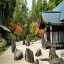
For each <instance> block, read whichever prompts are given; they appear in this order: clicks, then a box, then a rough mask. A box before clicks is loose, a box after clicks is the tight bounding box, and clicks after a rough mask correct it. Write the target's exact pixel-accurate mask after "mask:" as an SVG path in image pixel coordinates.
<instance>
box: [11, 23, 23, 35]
mask: <svg viewBox="0 0 64 64" xmlns="http://www.w3.org/2000/svg"><path fill="white" fill-rule="evenodd" d="M10 25H11V29H12V31H13V33H14V35H20V33H21V32H22V25H21V24H20V23H13V22H11V23H10Z"/></svg>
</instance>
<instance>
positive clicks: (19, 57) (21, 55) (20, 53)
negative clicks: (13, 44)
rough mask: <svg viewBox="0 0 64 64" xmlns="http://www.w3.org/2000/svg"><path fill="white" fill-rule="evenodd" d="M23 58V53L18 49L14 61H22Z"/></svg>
mask: <svg viewBox="0 0 64 64" xmlns="http://www.w3.org/2000/svg"><path fill="white" fill-rule="evenodd" d="M22 58H23V52H22V51H20V50H18V49H15V51H14V60H20V59H22Z"/></svg>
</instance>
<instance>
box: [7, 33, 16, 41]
mask: <svg viewBox="0 0 64 64" xmlns="http://www.w3.org/2000/svg"><path fill="white" fill-rule="evenodd" d="M8 37H9V39H13V40H16V36H15V35H13V34H12V33H9V34H8Z"/></svg>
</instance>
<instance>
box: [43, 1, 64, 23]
mask: <svg viewBox="0 0 64 64" xmlns="http://www.w3.org/2000/svg"><path fill="white" fill-rule="evenodd" d="M42 17H43V20H44V21H45V22H46V23H51V24H52V23H54V24H61V23H63V22H61V20H64V2H61V3H60V4H59V5H58V6H57V7H56V8H54V9H53V11H51V12H49V11H44V12H42Z"/></svg>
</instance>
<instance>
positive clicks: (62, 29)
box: [42, 2, 64, 45]
mask: <svg viewBox="0 0 64 64" xmlns="http://www.w3.org/2000/svg"><path fill="white" fill-rule="evenodd" d="M42 17H43V21H44V22H45V24H46V27H45V33H44V39H45V42H47V43H48V44H62V45H63V44H64V2H61V3H60V4H59V5H58V6H57V7H55V8H54V9H53V11H43V12H42Z"/></svg>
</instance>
